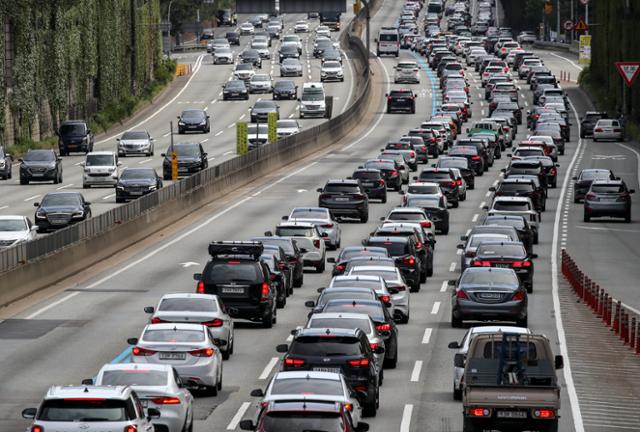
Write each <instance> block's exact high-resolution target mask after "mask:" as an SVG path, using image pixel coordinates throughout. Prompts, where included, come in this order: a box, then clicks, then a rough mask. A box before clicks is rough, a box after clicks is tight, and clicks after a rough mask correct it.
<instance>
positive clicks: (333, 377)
mask: <svg viewBox="0 0 640 432" xmlns="http://www.w3.org/2000/svg"><path fill="white" fill-rule="evenodd" d="M314 315H316V314H314ZM353 315H361V314H353ZM340 375H341V374H339V373H336V372H320V371H312V370H307V371H281V372H278V373H276V374H275V375H274V376H273V380H274V381H277V380H286V379H300V378H305V379H317V380H327V381H341V378H340Z"/></svg>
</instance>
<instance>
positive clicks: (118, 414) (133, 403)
mask: <svg viewBox="0 0 640 432" xmlns="http://www.w3.org/2000/svg"><path fill="white" fill-rule="evenodd" d="M22 417H24V418H26V419H33V420H34V422H33V425H32V426H31V429H30V430H31V431H60V432H67V431H69V432H72V431H78V430H88V429H90V430H91V431H92V432H110V431H115V430H118V431H130V430H131V431H137V432H153V430H154V427H153V424H152V423H151V420H152V419H157V418H159V417H160V411H158V410H157V409H155V408H148V409H145V408H144V407H143V405H142V403H141V402H140V399H138V396H137V395H136V393H135V392H134V391H133V390H132V389H131V387H128V386H90V385H87V386H68V387H62V386H53V387H51V388H50V389H49V391H48V392H47V394H46V396H45V397H44V400H43V401H42V403H41V404H40V407H39V408H27V409H25V410H23V411H22Z"/></svg>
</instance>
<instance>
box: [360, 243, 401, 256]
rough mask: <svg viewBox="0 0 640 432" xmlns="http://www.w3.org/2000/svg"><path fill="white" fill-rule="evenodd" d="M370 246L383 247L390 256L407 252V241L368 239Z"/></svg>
mask: <svg viewBox="0 0 640 432" xmlns="http://www.w3.org/2000/svg"><path fill="white" fill-rule="evenodd" d="M369 245H370V246H377V247H383V248H385V249H386V250H387V251H389V254H390V255H391V256H398V255H406V254H408V253H409V243H408V242H404V241H402V242H399V241H397V242H395V241H382V240H380V241H369Z"/></svg>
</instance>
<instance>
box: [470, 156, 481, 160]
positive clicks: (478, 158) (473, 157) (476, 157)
mask: <svg viewBox="0 0 640 432" xmlns="http://www.w3.org/2000/svg"><path fill="white" fill-rule="evenodd" d="M471 160H480V156H471Z"/></svg>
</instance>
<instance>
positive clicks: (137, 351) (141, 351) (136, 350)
mask: <svg viewBox="0 0 640 432" xmlns="http://www.w3.org/2000/svg"><path fill="white" fill-rule="evenodd" d="M155 353H156V352H155V351H153V350H148V349H145V348H140V347H133V349H132V350H131V354H133V355H134V356H142V357H149V356H152V355H154V354H155Z"/></svg>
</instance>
